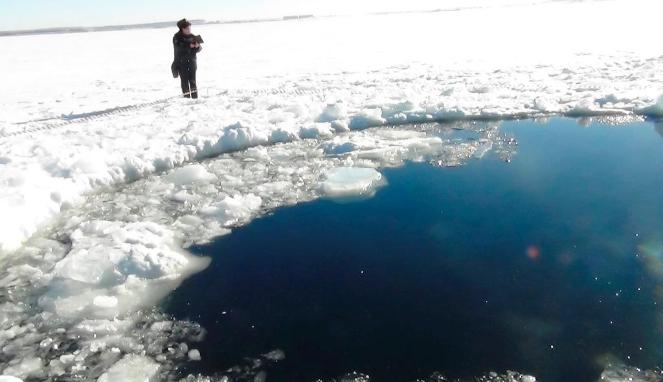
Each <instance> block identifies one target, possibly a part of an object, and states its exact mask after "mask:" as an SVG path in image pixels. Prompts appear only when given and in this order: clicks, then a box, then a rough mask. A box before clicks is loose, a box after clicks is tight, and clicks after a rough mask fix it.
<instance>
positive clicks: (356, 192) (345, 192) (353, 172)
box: [320, 167, 384, 198]
mask: <svg viewBox="0 0 663 382" xmlns="http://www.w3.org/2000/svg"><path fill="white" fill-rule="evenodd" d="M326 175H327V180H325V181H324V182H323V183H322V184H321V187H320V188H321V191H322V192H323V193H324V194H325V195H326V196H328V197H330V198H348V197H352V196H371V195H373V194H374V193H375V190H376V189H377V188H378V187H380V186H382V185H383V184H384V179H383V176H382V174H380V173H379V172H378V171H376V170H375V169H372V168H361V167H338V168H334V169H331V170H329V171H327V174H326Z"/></svg>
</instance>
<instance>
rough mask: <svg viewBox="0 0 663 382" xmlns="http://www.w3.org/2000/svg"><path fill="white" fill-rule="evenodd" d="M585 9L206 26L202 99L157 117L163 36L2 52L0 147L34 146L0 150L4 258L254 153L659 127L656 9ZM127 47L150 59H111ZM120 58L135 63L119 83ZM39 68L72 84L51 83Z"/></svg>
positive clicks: (81, 38)
mask: <svg viewBox="0 0 663 382" xmlns="http://www.w3.org/2000/svg"><path fill="white" fill-rule="evenodd" d="M634 3H637V5H636V4H634ZM595 6H596V5H595V4H592V3H591V2H572V3H554V4H543V5H537V6H523V7H509V8H500V7H497V6H493V7H490V9H472V10H464V11H460V12H453V13H447V12H437V13H413V14H402V15H390V16H370V17H336V18H321V19H316V20H310V21H309V22H307V23H256V24H252V25H221V26H204V27H200V29H201V31H200V32H201V33H204V34H205V35H206V36H209V44H208V47H209V49H206V50H205V53H204V58H202V57H201V60H204V62H205V64H204V65H203V61H201V84H203V83H204V84H205V89H204V91H203V93H204V94H203V95H204V98H203V99H201V100H199V101H186V100H180V99H171V100H167V101H164V102H157V103H152V101H154V100H158V99H161V98H164V99H165V98H167V97H170V96H176V95H177V86H176V85H175V84H174V83H173V82H172V78H169V76H168V75H164V74H163V70H162V69H163V62H168V60H170V58H169V57H170V55H171V54H172V52H170V51H169V50H168V49H165V48H166V47H164V45H163V44H161V43H159V42H158V41H161V40H163V30H147V31H145V30H141V31H139V32H137V31H121V32H104V33H90V34H78V35H52V36H25V37H18V38H5V39H3V44H5V46H6V48H5V50H6V51H7V52H16V53H15V54H8V57H7V60H3V62H0V71H1V72H3V73H13V74H15V75H12V76H9V78H8V79H7V81H9V82H8V83H6V86H7V87H8V88H10V89H12V91H9V92H4V93H1V94H0V136H4V135H5V134H7V133H16V132H17V133H20V132H22V131H30V132H31V133H29V134H19V135H17V136H11V137H0V214H1V215H2V216H3V217H8V216H11V219H7V218H3V219H1V220H0V256H2V253H6V252H8V251H13V250H15V249H17V248H19V247H20V246H21V243H23V242H24V241H25V240H26V239H27V238H28V237H30V236H31V235H32V234H34V233H35V232H36V231H37V230H38V229H39V228H40V227H43V225H44V224H46V223H47V222H48V221H50V220H51V219H52V218H53V217H55V216H56V215H57V214H58V213H59V212H60V211H62V210H63V209H66V208H69V207H70V206H71V205H75V204H77V203H78V202H80V201H81V198H82V197H83V196H84V195H86V194H88V193H90V192H94V191H97V190H99V189H102V188H104V187H113V186H116V185H120V184H124V183H127V182H131V181H135V180H137V179H141V178H144V177H146V176H149V175H151V174H155V173H160V172H163V171H169V170H171V169H173V168H176V167H180V166H182V165H184V164H186V163H191V162H194V161H197V160H200V159H202V158H208V157H213V156H215V155H219V154H221V153H224V152H230V151H235V150H241V149H245V148H248V147H254V146H256V145H263V144H273V143H277V142H290V141H296V140H299V139H302V138H320V137H330V136H332V135H333V134H336V133H339V132H343V131H347V130H349V129H350V130H356V129H363V128H367V127H373V126H382V125H385V124H403V123H421V122H429V121H433V120H436V121H440V120H457V119H500V118H514V117H531V116H541V115H554V114H566V115H572V116H588V115H590V116H591V115H604V114H623V115H633V114H645V115H649V116H657V117H660V116H661V103H660V101H659V102H657V99H658V97H659V96H660V95H661V94H660V93H661V89H662V88H663V74H662V73H663V60H662V59H661V54H663V52H662V51H656V49H658V48H656V47H652V45H651V44H650V43H649V42H648V38H647V37H646V36H652V35H656V33H657V31H656V30H655V27H654V26H655V25H657V23H658V20H656V19H655V16H653V15H657V14H660V12H659V11H660V10H661V9H660V8H661V5H660V4H657V2H653V1H639V0H635V1H626V0H616V1H610V2H602V3H601V10H602V17H595ZM634 9H638V10H639V14H638V15H637V17H628V16H626V15H629V12H633V10H634ZM542 14H543V15H545V17H541V15H542ZM562 17H563V19H564V20H565V26H564V28H559V25H558V24H557V20H558V19H559V18H562ZM634 20H637V21H635V22H633V21H634ZM624 23H630V24H629V27H624ZM393 25H399V26H401V27H400V28H393ZM614 25H622V26H623V27H621V28H614ZM247 28H250V31H251V33H247V30H246V29H247ZM523 30H528V31H531V33H527V34H526V35H523V33H522V31H523ZM587 30H600V31H601V34H600V37H597V36H596V35H595V34H592V33H586V31H587ZM482 31H483V33H482ZM485 31H490V33H485ZM135 33H141V40H142V41H145V43H144V44H141V46H140V47H133V46H131V44H123V43H122V41H126V38H127V36H131V35H132V34H135ZM228 36H230V37H228ZM421 36H424V37H425V38H423V37H421ZM430 36H445V39H444V42H443V43H437V42H435V41H434V40H432V39H431V38H428V37H430ZM449 36H454V37H453V38H451V37H449ZM308 38H314V40H310V41H309V40H306V39H308ZM302 41H305V42H302ZM151 42H153V43H151ZM516 42H517V43H516ZM78 46H86V47H87V49H86V50H84V51H81V50H80V49H78V48H77V47H78ZM522 46H527V47H528V49H527V54H525V53H524V50H523V49H522ZM32 47H38V49H32ZM54 47H57V49H54ZM101 47H103V48H104V49H101ZM334 47H342V50H339V49H335V48H334ZM477 47H480V48H477ZM108 52H116V53H115V54H113V55H109V54H108ZM286 52H287V54H284V53H286ZM124 57H141V60H135V62H134V64H135V66H134V67H133V71H132V73H130V75H128V74H127V72H126V70H124V67H125V66H126V65H125V63H124V62H123V61H122V62H118V61H116V60H118V59H120V60H124ZM74 59H75V60H76V62H70V61H68V60H74ZM46 60H57V61H58V62H61V63H62V65H60V66H61V67H66V68H71V70H67V71H63V72H62V73H59V75H58V76H55V77H54V76H49V73H48V71H43V70H39V69H40V68H41V65H42V63H43V62H44V61H46ZM80 68H85V70H80ZM221 68H222V69H221ZM143 104H147V106H146V107H142V108H137V109H131V108H128V109H119V113H117V114H113V115H111V116H109V117H104V114H105V113H106V110H109V109H113V108H114V107H115V108H117V107H118V106H124V105H138V106H140V105H143ZM98 116H99V117H100V118H96V117H98ZM49 118H51V120H46V121H43V119H49ZM30 121H32V122H30ZM18 122H28V123H25V124H18ZM67 122H74V123H71V124H68V123H67ZM53 124H54V125H53ZM51 127H53V128H52V129H51ZM194 176H195V175H194Z"/></svg>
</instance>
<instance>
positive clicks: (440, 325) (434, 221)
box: [166, 119, 663, 382]
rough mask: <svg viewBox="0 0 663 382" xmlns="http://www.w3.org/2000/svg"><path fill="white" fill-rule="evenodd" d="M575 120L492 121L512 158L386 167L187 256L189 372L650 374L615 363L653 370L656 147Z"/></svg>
mask: <svg viewBox="0 0 663 382" xmlns="http://www.w3.org/2000/svg"><path fill="white" fill-rule="evenodd" d="M590 127H591V128H589V129H583V128H580V127H578V126H577V125H576V124H575V123H574V122H573V121H569V120H559V119H553V120H551V121H549V122H547V123H545V124H534V123H532V122H510V123H505V124H504V126H503V127H502V131H501V133H503V134H506V135H507V136H513V137H515V140H517V141H518V155H516V156H513V152H514V151H513V150H505V151H506V152H508V153H509V155H508V158H505V157H504V156H503V155H500V154H499V150H498V153H497V154H496V153H495V152H494V151H493V152H487V153H486V156H485V157H484V158H483V159H482V160H475V161H471V162H470V163H469V164H467V165H465V166H463V167H458V168H449V167H446V168H437V167H435V166H431V165H430V164H409V165H406V166H405V167H402V168H394V169H389V170H386V171H384V175H385V176H386V178H387V179H388V181H389V185H388V186H386V187H385V188H383V189H381V190H380V191H378V193H377V194H376V195H375V197H373V198H372V199H369V200H364V201H361V202H357V203H350V204H338V203H335V202H332V201H317V202H313V203H310V204H306V205H299V206H296V207H292V208H289V209H284V210H279V211H277V212H276V213H274V214H273V215H271V216H267V217H265V218H262V219H260V220H258V221H255V222H253V223H252V224H250V225H249V226H247V227H244V228H241V229H238V230H237V231H236V232H234V233H233V234H232V235H229V236H226V237H223V238H221V239H219V240H217V241H216V242H214V243H212V244H210V245H208V246H203V247H198V248H196V251H198V252H200V253H204V254H206V255H210V256H212V257H214V261H213V262H212V265H211V266H210V268H209V269H208V270H206V271H205V272H203V273H202V274H200V275H198V276H196V277H194V278H192V279H190V280H188V281H187V282H185V284H184V285H183V286H182V287H181V288H180V289H179V290H178V291H176V293H175V294H174V295H173V296H171V298H170V299H169V300H168V301H167V303H166V306H167V308H168V310H169V311H170V312H171V313H173V314H174V315H175V316H176V317H178V318H191V319H194V320H196V321H198V322H200V323H201V324H202V325H203V326H204V327H205V328H206V329H207V330H208V336H207V338H206V340H205V341H204V342H203V343H202V344H201V346H199V349H200V351H201V354H202V356H203V360H202V361H201V362H199V363H194V364H192V366H191V370H190V371H194V372H201V373H207V374H210V373H214V372H219V371H222V370H223V369H224V368H226V367H228V366H230V365H233V364H237V363H239V362H241V360H242V358H243V357H245V356H248V355H255V354H262V353H265V352H267V351H269V350H272V349H275V348H279V349H283V351H284V353H285V359H282V360H281V361H280V362H279V364H278V367H276V368H275V369H274V370H270V372H269V374H268V375H269V380H275V381H299V380H315V379H316V378H327V379H329V378H334V377H337V376H338V375H342V374H343V373H345V372H349V371H353V370H355V371H357V372H361V373H365V374H367V375H370V376H371V377H372V378H373V379H374V380H379V381H408V380H415V379H416V378H421V377H423V376H426V375H432V376H431V379H430V380H443V379H441V378H442V377H441V376H440V375H439V374H434V372H436V371H440V372H442V373H444V374H445V375H447V376H451V377H453V378H471V377H475V376H478V375H485V374H486V373H488V372H490V371H498V372H505V371H506V370H518V371H519V372H522V373H526V374H531V375H535V376H536V377H537V378H538V379H539V380H543V381H571V382H573V381H592V380H598V379H599V377H600V376H601V374H602V373H603V376H604V379H605V380H613V381H617V380H628V378H629V377H630V378H634V377H636V378H640V377H642V379H641V380H652V381H656V380H659V379H658V378H660V374H656V373H653V372H640V371H637V370H636V369H632V370H631V369H628V370H627V369H623V368H620V367H619V365H622V364H625V365H632V366H637V367H640V368H647V369H655V368H656V367H660V366H661V360H662V359H663V311H662V310H661V308H660V306H661V304H663V203H661V201H660V190H662V189H663V177H661V176H660V175H661V172H662V170H663V155H660V154H661V152H662V149H663V141H662V140H660V139H658V137H657V136H656V135H655V133H654V131H653V130H652V127H651V125H650V124H646V123H637V124H632V125H628V126H618V127H607V126H605V127H601V126H597V125H595V124H594V125H590ZM655 130H656V132H658V133H659V134H660V133H661V129H660V128H659V126H656V127H655ZM502 141H503V142H508V140H502ZM514 142H515V141H514ZM509 147H513V145H511V146H509ZM505 159H506V161H505ZM509 160H510V162H509ZM507 162H509V163H507ZM638 373H641V374H638ZM647 373H649V374H647ZM438 377H439V378H438ZM362 378H363V377H362ZM433 378H438V379H433ZM519 378H520V377H519ZM364 380H365V379H364ZM523 380H524V379H523Z"/></svg>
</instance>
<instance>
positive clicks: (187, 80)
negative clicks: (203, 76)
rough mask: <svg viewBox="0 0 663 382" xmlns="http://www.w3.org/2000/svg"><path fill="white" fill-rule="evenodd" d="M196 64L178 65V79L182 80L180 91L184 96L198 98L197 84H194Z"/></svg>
mask: <svg viewBox="0 0 663 382" xmlns="http://www.w3.org/2000/svg"><path fill="white" fill-rule="evenodd" d="M196 69H197V68H196V64H195V63H191V64H190V65H181V66H180V81H181V82H182V93H183V94H184V96H185V97H186V98H198V86H197V85H196Z"/></svg>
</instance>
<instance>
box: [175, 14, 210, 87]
mask: <svg viewBox="0 0 663 382" xmlns="http://www.w3.org/2000/svg"><path fill="white" fill-rule="evenodd" d="M177 27H178V28H179V29H180V30H179V32H177V33H175V35H174V36H173V47H174V48H175V61H174V62H173V65H172V67H171V69H172V71H173V76H174V77H177V76H178V75H179V77H180V81H181V82H182V93H183V94H184V97H186V98H198V86H197V85H196V70H197V69H198V63H197V61H196V54H197V53H198V52H200V51H201V50H202V49H203V47H202V46H200V42H201V41H202V39H200V37H199V36H194V35H193V34H192V33H191V23H190V22H189V21H188V20H187V19H182V20H180V21H178V22H177Z"/></svg>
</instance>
